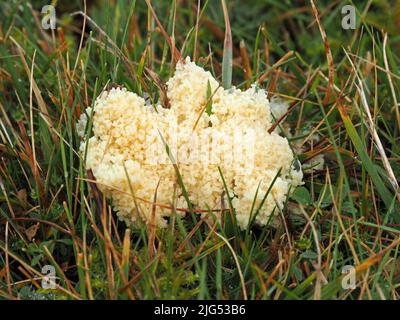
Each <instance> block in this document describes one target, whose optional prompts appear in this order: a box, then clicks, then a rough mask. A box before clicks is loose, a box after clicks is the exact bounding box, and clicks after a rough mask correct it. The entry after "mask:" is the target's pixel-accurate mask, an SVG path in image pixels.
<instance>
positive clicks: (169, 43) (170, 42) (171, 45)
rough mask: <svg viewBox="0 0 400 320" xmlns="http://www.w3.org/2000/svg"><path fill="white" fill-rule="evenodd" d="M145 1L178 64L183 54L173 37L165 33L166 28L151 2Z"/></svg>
mask: <svg viewBox="0 0 400 320" xmlns="http://www.w3.org/2000/svg"><path fill="white" fill-rule="evenodd" d="M145 1H146V3H147V6H148V7H149V9H150V12H151V14H152V16H153V18H154V20H155V21H156V23H157V25H158V27H159V28H160V31H161V33H162V35H163V36H164V38H165V40H166V41H167V43H168V45H169V47H170V49H171V52H172V56H173V58H174V62H175V63H176V62H178V61H179V60H182V55H181V53H180V52H179V50H178V49H177V48H176V47H175V44H174V42H173V41H172V40H171V37H170V36H169V35H168V33H167V31H165V29H164V27H163V26H162V24H161V22H160V20H159V19H158V17H157V14H156V13H155V11H154V9H153V6H152V5H151V3H150V1H149V0H145Z"/></svg>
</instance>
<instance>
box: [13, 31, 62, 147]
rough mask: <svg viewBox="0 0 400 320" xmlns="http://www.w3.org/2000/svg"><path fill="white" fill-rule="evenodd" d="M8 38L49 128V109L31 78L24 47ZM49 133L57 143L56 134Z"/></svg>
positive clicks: (51, 123)
mask: <svg viewBox="0 0 400 320" xmlns="http://www.w3.org/2000/svg"><path fill="white" fill-rule="evenodd" d="M10 39H11V40H12V42H13V43H14V44H15V46H16V47H17V52H18V55H19V56H20V58H21V61H22V64H23V66H24V69H25V72H26V74H27V75H28V77H29V79H31V82H32V90H33V92H34V94H35V98H36V100H37V103H38V105H39V110H40V112H41V115H42V118H43V119H44V120H45V122H46V124H47V125H48V126H49V129H51V128H53V127H54V125H53V122H52V120H51V118H50V116H49V114H50V113H49V109H48V108H47V105H46V102H45V101H44V99H43V97H42V94H41V92H40V89H39V87H38V85H37V84H36V81H35V79H33V77H32V75H31V70H30V69H29V66H28V63H27V62H26V59H25V52H24V49H23V48H22V47H21V46H20V45H19V43H18V42H17V41H16V40H15V39H14V38H13V37H10ZM32 67H33V66H32ZM50 133H51V137H52V139H53V142H54V143H57V142H58V138H57V136H56V135H55V134H54V133H52V132H51V130H50Z"/></svg>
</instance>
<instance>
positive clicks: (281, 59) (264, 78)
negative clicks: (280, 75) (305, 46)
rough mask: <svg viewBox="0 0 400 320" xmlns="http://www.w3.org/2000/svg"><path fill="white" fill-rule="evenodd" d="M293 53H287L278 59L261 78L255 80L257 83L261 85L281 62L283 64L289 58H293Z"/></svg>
mask: <svg viewBox="0 0 400 320" xmlns="http://www.w3.org/2000/svg"><path fill="white" fill-rule="evenodd" d="M293 54H294V52H293V51H289V52H287V53H286V54H285V55H284V56H283V57H282V58H280V59H279V60H278V61H277V62H276V63H274V64H273V66H272V67H271V68H270V69H268V71H267V72H265V73H264V74H263V75H262V76H260V77H259V78H258V80H257V82H258V83H263V82H264V81H265V80H266V79H267V78H268V76H269V75H270V74H271V73H272V72H273V71H274V70H275V69H276V68H278V67H279V66H280V65H281V64H282V63H283V62H285V61H286V60H287V59H289V58H290V57H291V56H293Z"/></svg>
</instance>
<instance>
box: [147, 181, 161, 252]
mask: <svg viewBox="0 0 400 320" xmlns="http://www.w3.org/2000/svg"><path fill="white" fill-rule="evenodd" d="M160 182H161V178H159V179H158V182H157V186H156V190H155V191H154V198H153V204H152V205H151V222H150V225H149V229H150V230H149V257H150V259H152V258H153V256H154V250H155V244H154V243H155V240H156V231H157V224H156V211H157V206H156V203H157V191H158V187H159V186H160Z"/></svg>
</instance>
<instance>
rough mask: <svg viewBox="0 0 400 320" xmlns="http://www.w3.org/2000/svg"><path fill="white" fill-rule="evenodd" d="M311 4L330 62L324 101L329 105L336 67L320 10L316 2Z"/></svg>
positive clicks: (312, 1)
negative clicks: (320, 16)
mask: <svg viewBox="0 0 400 320" xmlns="http://www.w3.org/2000/svg"><path fill="white" fill-rule="evenodd" d="M310 2H311V7H312V11H313V13H314V16H315V20H316V21H317V24H318V28H319V31H320V33H321V37H322V40H323V41H324V46H325V53H326V59H327V61H328V67H329V84H328V87H327V90H326V94H325V98H324V101H323V103H324V104H328V103H329V101H330V99H331V95H332V93H333V92H334V91H333V85H334V83H333V81H334V76H335V67H334V64H333V57H332V51H331V48H330V46H329V42H328V38H327V36H326V32H325V29H324V27H323V26H322V24H321V21H320V18H319V13H318V9H317V7H316V6H315V3H314V0H310Z"/></svg>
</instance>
